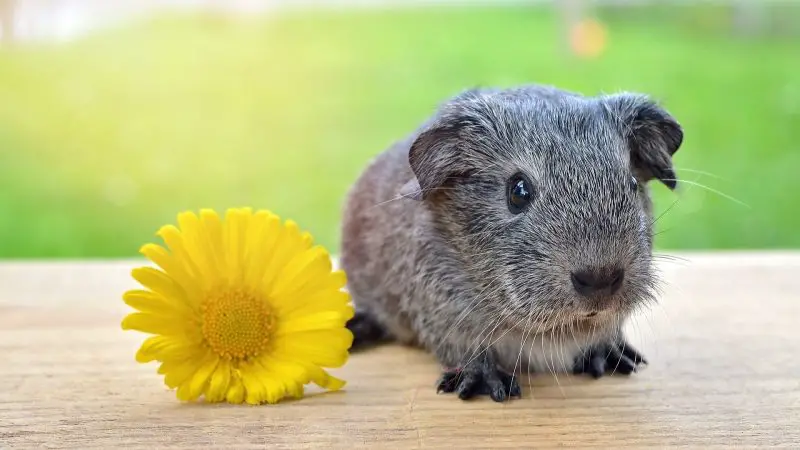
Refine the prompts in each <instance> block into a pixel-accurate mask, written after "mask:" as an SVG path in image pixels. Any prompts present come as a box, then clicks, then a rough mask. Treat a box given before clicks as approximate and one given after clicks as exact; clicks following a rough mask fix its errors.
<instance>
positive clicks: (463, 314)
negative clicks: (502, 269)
mask: <svg viewBox="0 0 800 450" xmlns="http://www.w3.org/2000/svg"><path fill="white" fill-rule="evenodd" d="M501 276H502V274H500V275H498V276H496V277H495V278H494V279H493V280H492V281H490V282H489V283H487V284H486V287H485V288H483V290H481V291H480V292H479V293H478V294H477V295H476V296H475V298H473V299H472V301H471V302H470V304H469V305H467V307H466V308H465V309H464V311H463V312H461V313H460V314H459V315H458V316H457V320H456V323H455V324H454V325H453V326H451V327H450V329H449V330H448V331H447V334H445V337H444V338H443V339H442V340H441V342H440V343H439V345H438V347H441V346H442V345H443V344H444V342H446V341H447V338H448V337H449V336H450V334H451V333H452V332H453V330H455V329H456V328H458V326H459V325H460V324H461V322H462V321H463V320H464V319H466V318H467V316H468V315H469V314H470V313H472V312H473V311H474V310H475V309H476V308H477V307H478V306H480V305H481V304H482V303H483V301H484V300H486V299H488V298H490V297H491V296H493V295H494V294H495V293H496V292H497V290H499V289H500V288H502V286H498V287H497V288H494V289H492V291H490V292H489V293H488V294H486V291H487V290H488V289H489V288H491V287H492V285H493V284H494V283H496V282H497V280H498V279H499V278H500V277H501ZM489 294H491V295H489ZM437 349H438V348H437Z"/></svg>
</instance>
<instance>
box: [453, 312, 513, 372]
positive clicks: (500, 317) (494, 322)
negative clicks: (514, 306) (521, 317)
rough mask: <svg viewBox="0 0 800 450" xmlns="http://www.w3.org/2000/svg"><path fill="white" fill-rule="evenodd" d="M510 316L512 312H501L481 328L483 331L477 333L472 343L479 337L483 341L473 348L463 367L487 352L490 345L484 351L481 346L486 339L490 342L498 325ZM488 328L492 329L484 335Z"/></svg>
mask: <svg viewBox="0 0 800 450" xmlns="http://www.w3.org/2000/svg"><path fill="white" fill-rule="evenodd" d="M512 314H513V311H503V312H501V313H500V314H498V316H497V317H496V318H494V319H492V320H491V321H489V323H487V325H486V326H485V327H484V328H483V330H481V332H480V333H478V335H477V336H476V337H475V339H473V342H474V341H475V340H476V339H478V338H480V337H481V336H483V339H481V341H480V342H478V344H477V345H476V346H475V348H474V349H473V350H472V351H471V352H470V353H471V354H470V356H469V357H468V358H467V363H466V364H465V365H467V364H469V363H471V362H472V361H473V360H474V359H475V358H476V357H478V356H480V355H481V354H482V353H483V352H484V351H486V350H488V349H489V347H491V344H487V345H486V347H485V349H483V350H481V348H482V347H481V346H482V344H483V343H484V342H485V341H486V339H489V340H490V341H491V338H492V337H493V336H494V332H495V330H497V328H498V327H499V326H500V324H501V323H503V322H504V321H505V319H506V318H507V317H510V316H511V315H512ZM490 327H491V328H492V329H491V330H490V331H489V333H486V330H487V329H488V328H490Z"/></svg>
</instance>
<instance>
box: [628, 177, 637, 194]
mask: <svg viewBox="0 0 800 450" xmlns="http://www.w3.org/2000/svg"><path fill="white" fill-rule="evenodd" d="M629 186H630V188H631V190H632V191H636V189H638V188H639V182H638V181H636V177H631V181H630V185H629Z"/></svg>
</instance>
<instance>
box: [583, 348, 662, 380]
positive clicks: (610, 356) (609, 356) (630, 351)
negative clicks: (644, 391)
mask: <svg viewBox="0 0 800 450" xmlns="http://www.w3.org/2000/svg"><path fill="white" fill-rule="evenodd" d="M640 364H647V360H645V359H644V356H642V354H641V353H639V352H638V351H637V350H636V349H635V348H633V346H632V345H630V344H629V343H628V342H627V341H625V340H619V341H614V342H603V343H600V344H597V345H595V346H594V347H591V348H589V349H588V350H585V351H584V353H582V354H581V355H578V357H577V359H576V360H575V365H574V366H573V369H572V372H573V373H574V374H576V375H578V374H589V375H591V376H592V377H594V378H600V377H602V376H603V375H605V374H609V375H613V374H615V373H619V374H622V375H630V374H631V373H633V372H636V369H638V367H639V365H640Z"/></svg>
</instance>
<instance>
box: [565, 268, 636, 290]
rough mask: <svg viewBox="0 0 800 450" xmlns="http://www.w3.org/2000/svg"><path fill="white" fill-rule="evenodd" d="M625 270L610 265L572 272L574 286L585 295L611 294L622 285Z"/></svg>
mask: <svg viewBox="0 0 800 450" xmlns="http://www.w3.org/2000/svg"><path fill="white" fill-rule="evenodd" d="M624 277H625V272H624V271H623V270H622V269H616V268H608V267H593V268H588V269H585V270H581V271H578V272H572V275H571V278H572V286H574V287H575V290H576V291H577V292H578V293H579V294H581V295H583V296H590V295H595V294H605V295H611V294H613V293H615V292H617V290H618V289H619V288H620V286H622V279H623V278H624Z"/></svg>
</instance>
